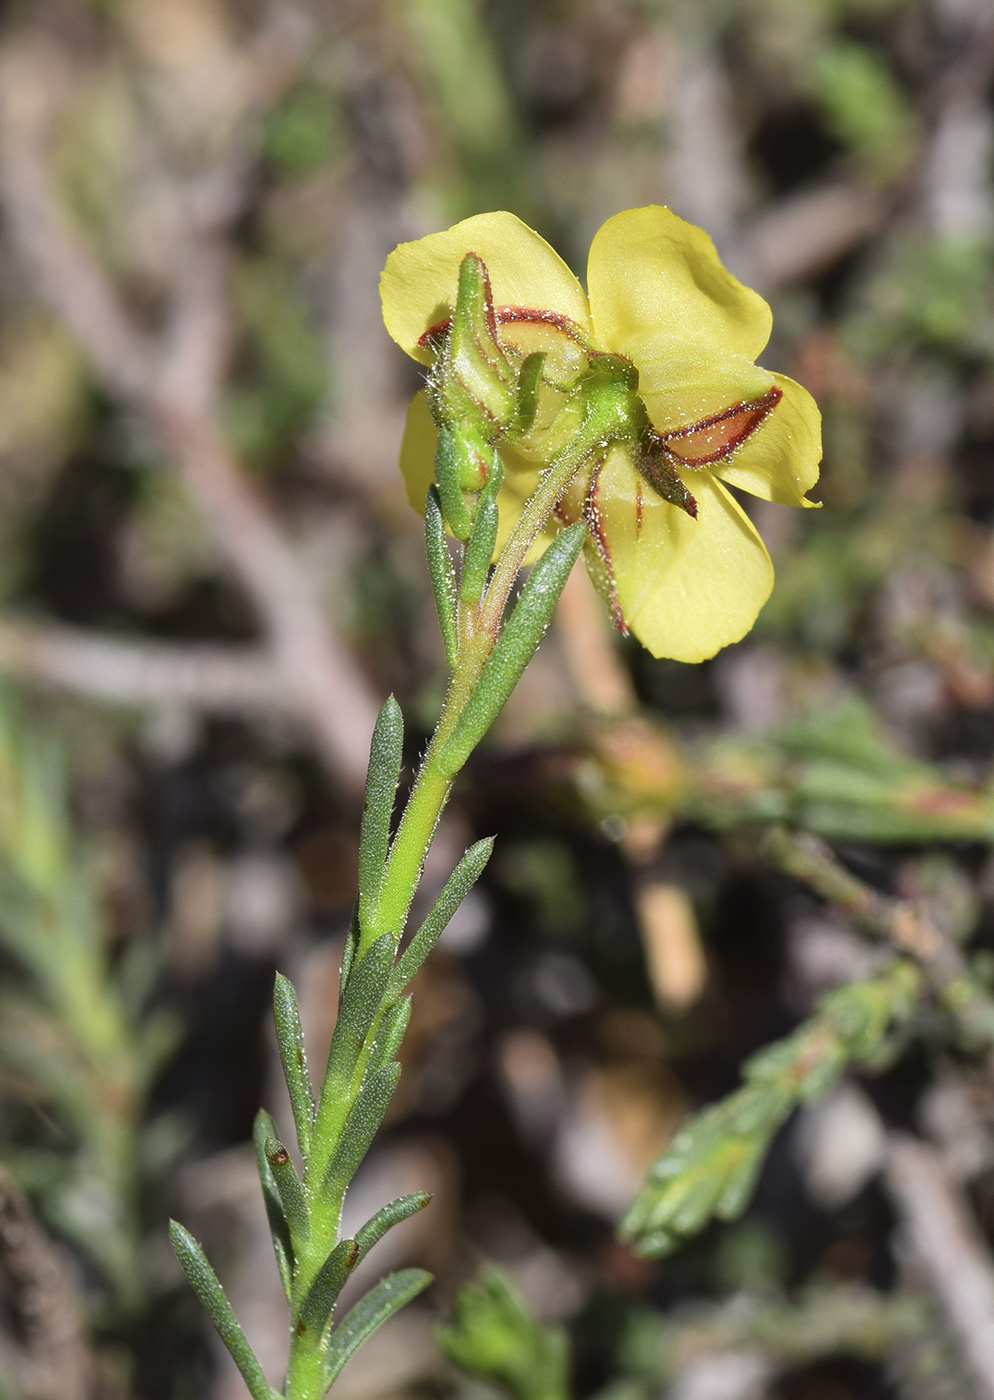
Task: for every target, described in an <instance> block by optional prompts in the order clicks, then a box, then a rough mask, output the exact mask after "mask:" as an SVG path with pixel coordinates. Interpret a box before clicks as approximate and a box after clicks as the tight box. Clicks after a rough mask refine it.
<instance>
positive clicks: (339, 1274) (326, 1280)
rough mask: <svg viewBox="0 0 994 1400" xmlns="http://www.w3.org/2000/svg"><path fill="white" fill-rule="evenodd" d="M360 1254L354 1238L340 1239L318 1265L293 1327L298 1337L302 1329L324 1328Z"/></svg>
mask: <svg viewBox="0 0 994 1400" xmlns="http://www.w3.org/2000/svg"><path fill="white" fill-rule="evenodd" d="M360 1258H361V1255H360V1253H359V1245H358V1244H357V1243H356V1241H355V1240H340V1241H339V1242H338V1244H337V1245H336V1246H335V1248H334V1249H333V1250H332V1251H331V1253H330V1254H329V1255H328V1257H327V1259H326V1260H325V1261H324V1263H323V1264H322V1265H321V1268H320V1270H319V1272H318V1276H317V1278H316V1279H315V1280H314V1282H313V1283H312V1284H311V1286H310V1288H309V1289H308V1290H307V1297H306V1298H305V1299H304V1301H303V1303H302V1304H301V1307H300V1312H299V1314H298V1316H297V1318H296V1321H295V1326H294V1330H295V1332H296V1334H297V1336H298V1337H301V1336H303V1334H304V1333H305V1332H312V1333H315V1332H316V1333H318V1334H320V1333H321V1332H323V1331H324V1329H325V1327H326V1326H327V1324H328V1319H329V1318H330V1317H331V1313H332V1309H333V1308H334V1306H335V1304H336V1303H337V1302H338V1295H339V1293H341V1291H342V1289H343V1288H344V1286H345V1280H346V1279H347V1278H348V1276H349V1274H350V1273H351V1272H352V1270H353V1269H354V1268H355V1266H356V1265H357V1264H358V1262H359V1260H360Z"/></svg>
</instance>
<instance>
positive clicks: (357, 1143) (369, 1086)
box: [322, 1062, 400, 1195]
mask: <svg viewBox="0 0 994 1400" xmlns="http://www.w3.org/2000/svg"><path fill="white" fill-rule="evenodd" d="M399 1078H400V1065H398V1064H397V1063H396V1062H394V1063H393V1064H392V1065H385V1066H384V1067H383V1068H382V1069H378V1070H377V1071H376V1072H375V1073H374V1074H371V1075H369V1076H368V1077H367V1079H366V1082H365V1084H363V1086H362V1088H361V1089H360V1091H359V1097H358V1098H357V1099H356V1101H355V1103H354V1104H353V1105H352V1111H351V1113H350V1114H349V1116H348V1118H347V1119H346V1120H345V1127H344V1128H343V1129H342V1135H341V1137H340V1138H339V1140H338V1144H337V1146H336V1148H335V1150H334V1152H333V1153H332V1157H331V1161H330V1162H329V1163H328V1170H327V1171H326V1172H325V1177H324V1182H323V1184H322V1190H323V1191H324V1192H325V1193H326V1194H328V1195H338V1194H339V1193H340V1192H342V1191H344V1190H345V1188H346V1186H347V1185H348V1184H349V1182H350V1181H351V1180H352V1178H353V1176H354V1175H355V1173H356V1171H357V1170H358V1167H359V1163H360V1162H361V1161H362V1159H363V1158H364V1157H365V1155H366V1153H367V1152H368V1151H369V1146H370V1143H371V1142H372V1141H373V1138H374V1137H375V1136H376V1130H377V1128H378V1127H379V1126H380V1124H381V1123H382V1122H383V1115H384V1114H385V1113H386V1111H387V1109H388V1108H389V1106H390V1100H391V1099H392V1098H393V1092H394V1090H395V1089H396V1087H397V1081H398V1079H399Z"/></svg>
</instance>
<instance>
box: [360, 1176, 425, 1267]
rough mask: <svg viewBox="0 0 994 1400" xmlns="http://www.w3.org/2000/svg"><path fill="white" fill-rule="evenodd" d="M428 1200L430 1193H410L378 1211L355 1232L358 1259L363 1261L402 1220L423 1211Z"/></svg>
mask: <svg viewBox="0 0 994 1400" xmlns="http://www.w3.org/2000/svg"><path fill="white" fill-rule="evenodd" d="M430 1200H431V1192H430V1191H412V1192H411V1194H410V1195H409V1196H398V1197H397V1199H396V1200H395V1201H391V1202H390V1203H389V1205H385V1206H384V1207H383V1209H382V1210H378V1211H377V1212H376V1214H375V1215H374V1216H372V1217H371V1218H370V1219H369V1220H367V1221H366V1223H365V1225H364V1226H363V1227H362V1229H361V1230H358V1231H357V1232H356V1237H355V1238H356V1244H357V1245H358V1246H359V1259H360V1260H362V1259H365V1257H366V1255H367V1254H368V1253H369V1251H370V1250H371V1249H372V1248H373V1245H374V1244H378V1243H379V1242H380V1240H381V1239H382V1238H383V1236H384V1235H385V1234H386V1232H387V1231H388V1230H392V1229H393V1227H394V1226H395V1225H399V1224H400V1222H401V1221H402V1220H408V1219H410V1217H411V1216H412V1215H415V1214H417V1212H418V1211H419V1210H424V1208H425V1206H426V1205H427V1204H428V1202H429V1201H430Z"/></svg>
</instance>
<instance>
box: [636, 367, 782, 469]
mask: <svg viewBox="0 0 994 1400" xmlns="http://www.w3.org/2000/svg"><path fill="white" fill-rule="evenodd" d="M782 398H783V390H782V389H778V388H777V386H776V385H774V386H773V388H772V389H770V390H769V391H768V392H767V393H765V394H764V395H763V396H762V398H758V399H752V400H751V401H750V402H748V403H734V404H732V406H731V407H730V408H724V409H722V411H721V412H720V413H713V414H712V415H711V417H710V418H702V419H701V421H700V422H699V423H690V424H688V426H687V427H685V428H675V429H674V430H673V431H672V432H669V433H661V434H660V438H661V440H662V442H663V443H664V445H665V447H666V450H667V451H668V452H670V453H671V454H672V455H673V456H674V457H676V458H677V459H678V460H679V461H680V462H682V463H684V464H685V465H687V466H692V467H706V466H707V465H708V464H709V463H710V462H720V461H722V460H723V459H724V458H725V457H729V456H731V454H732V453H733V452H734V451H735V449H736V448H737V447H741V446H742V444H743V443H744V442H745V440H746V438H747V437H750V436H751V435H752V434H753V433H754V432H755V431H756V429H757V428H758V427H759V425H760V424H761V423H763V422H764V421H765V420H766V419H767V418H768V417H769V416H770V414H771V413H772V412H773V410H774V409H775V408H776V406H777V404H778V403H779V402H780V400H781V399H782ZM695 438H699V441H698V442H694V439H695ZM676 444H682V445H683V447H684V450H683V451H681V450H680V448H679V447H678V446H677V445H676ZM716 444H717V445H716ZM687 448H690V449H691V450H690V451H687V450H686V449H687ZM701 448H703V449H704V450H703V451H701V450H700V449H701Z"/></svg>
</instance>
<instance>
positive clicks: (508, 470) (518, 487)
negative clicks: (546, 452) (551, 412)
mask: <svg viewBox="0 0 994 1400" xmlns="http://www.w3.org/2000/svg"><path fill="white" fill-rule="evenodd" d="M437 441H438V432H437V429H436V428H435V422H434V419H433V418H432V416H431V410H430V409H429V407H428V399H427V397H426V395H425V393H424V391H423V390H422V392H421V393H419V394H415V396H414V398H413V399H412V400H411V402H410V405H409V406H408V410H407V422H406V423H405V425H404V440H403V442H402V443H401V445H400V470H401V474H402V476H403V478H404V486H405V488H406V490H407V499H408V500H409V501H410V503H411V505H412V506H413V507H414V509H415V510H416V511H417V512H418V514H419V515H424V509H425V497H426V496H427V495H428V488H429V487H430V486H431V484H432V482H433V481H434V480H435V443H436V442H437ZM500 454H501V460H502V461H503V463H504V485H503V487H502V489H501V493H500V495H499V496H498V497H497V522H498V523H497V544H496V547H495V550H494V553H495V554H497V553H498V552H499V551H500V550H501V549H502V548H503V546H504V542H505V540H506V539H507V537H508V535H509V534H510V533H511V530H512V529H513V528H514V524H515V522H516V521H517V519H518V516H519V515H520V514H521V509H522V506H523V505H524V503H525V501H527V499H528V497H529V496H530V495H531V494H532V492H533V491H534V490H535V487H536V486H537V485H538V479H539V475H540V472H541V466H540V464H539V463H537V462H529V461H527V460H526V459H525V458H524V457H522V456H521V455H520V454H519V453H517V452H515V451H514V449H513V448H510V447H502V448H501V449H500ZM554 534H555V525H554V523H553V525H552V527H551V531H550V533H547V534H542V535H540V536H539V538H538V540H537V541H536V543H535V545H534V547H533V548H532V550H531V552H530V553H529V555H528V557H527V559H526V560H525V562H526V563H527V564H533V563H534V562H535V560H536V559H537V558H538V557H539V556H540V555H541V554H542V552H543V550H544V549H545V547H546V545H547V544H548V543H549V542H550V540H551V539H552V536H553V535H554Z"/></svg>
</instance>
